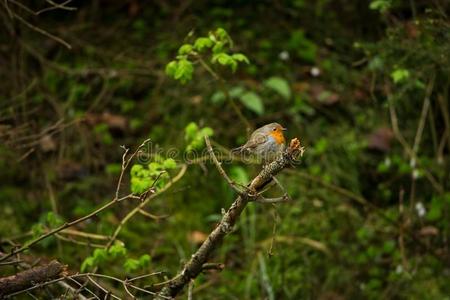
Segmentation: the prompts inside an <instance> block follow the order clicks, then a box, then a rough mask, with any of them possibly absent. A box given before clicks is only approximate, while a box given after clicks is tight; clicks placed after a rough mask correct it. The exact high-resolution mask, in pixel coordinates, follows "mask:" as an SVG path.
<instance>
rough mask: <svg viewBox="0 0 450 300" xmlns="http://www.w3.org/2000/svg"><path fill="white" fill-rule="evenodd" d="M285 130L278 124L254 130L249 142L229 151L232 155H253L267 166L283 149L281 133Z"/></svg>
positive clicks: (283, 143) (283, 142)
mask: <svg viewBox="0 0 450 300" xmlns="http://www.w3.org/2000/svg"><path fill="white" fill-rule="evenodd" d="M285 130H286V128H284V127H283V126H281V125H280V124H278V123H270V124H267V125H264V126H262V127H260V128H258V129H256V130H255V131H254V132H253V133H252V134H251V136H250V138H249V140H248V141H247V142H246V143H245V144H244V145H242V146H241V147H238V148H235V149H233V150H231V152H232V153H241V154H254V155H256V157H258V158H259V159H261V160H262V162H263V164H267V163H269V162H271V161H273V160H275V159H276V158H277V157H278V155H279V154H281V152H282V151H283V150H284V149H285V147H286V146H285V139H284V135H283V131H285Z"/></svg>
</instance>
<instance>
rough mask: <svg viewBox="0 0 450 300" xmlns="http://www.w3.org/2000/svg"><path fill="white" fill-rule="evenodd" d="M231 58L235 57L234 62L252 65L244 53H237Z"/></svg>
mask: <svg viewBox="0 0 450 300" xmlns="http://www.w3.org/2000/svg"><path fill="white" fill-rule="evenodd" d="M231 57H233V59H234V60H236V61H239V62H244V63H247V64H249V63H250V61H249V60H248V58H247V56H245V55H244V54H242V53H235V54H233V55H232V56H231Z"/></svg>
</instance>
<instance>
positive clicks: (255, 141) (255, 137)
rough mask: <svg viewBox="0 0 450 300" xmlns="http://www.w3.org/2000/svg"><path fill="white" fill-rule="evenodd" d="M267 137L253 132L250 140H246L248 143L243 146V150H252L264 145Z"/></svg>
mask: <svg viewBox="0 0 450 300" xmlns="http://www.w3.org/2000/svg"><path fill="white" fill-rule="evenodd" d="M267 139H268V137H267V135H266V134H263V133H260V132H255V133H253V134H252V136H251V137H250V139H249V140H248V142H247V143H246V144H245V145H244V146H243V148H244V149H254V148H256V147H257V146H258V145H261V144H264V143H265V142H267Z"/></svg>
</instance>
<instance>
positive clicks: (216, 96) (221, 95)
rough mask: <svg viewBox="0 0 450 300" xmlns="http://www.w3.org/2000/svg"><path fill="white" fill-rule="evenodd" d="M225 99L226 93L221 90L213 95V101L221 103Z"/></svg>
mask: <svg viewBox="0 0 450 300" xmlns="http://www.w3.org/2000/svg"><path fill="white" fill-rule="evenodd" d="M224 101H225V95H224V93H223V92H221V91H218V92H215V93H214V94H213V95H212V96H211V102H212V103H214V104H220V103H223V102H224Z"/></svg>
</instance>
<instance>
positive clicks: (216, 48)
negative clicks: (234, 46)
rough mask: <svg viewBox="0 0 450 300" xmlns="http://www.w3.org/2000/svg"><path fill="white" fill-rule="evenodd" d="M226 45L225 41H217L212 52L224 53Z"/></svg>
mask: <svg viewBox="0 0 450 300" xmlns="http://www.w3.org/2000/svg"><path fill="white" fill-rule="evenodd" d="M224 46H225V45H224V43H223V42H216V44H215V45H214V47H213V48H212V52H213V53H215V54H218V53H222V51H223V47H224Z"/></svg>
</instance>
